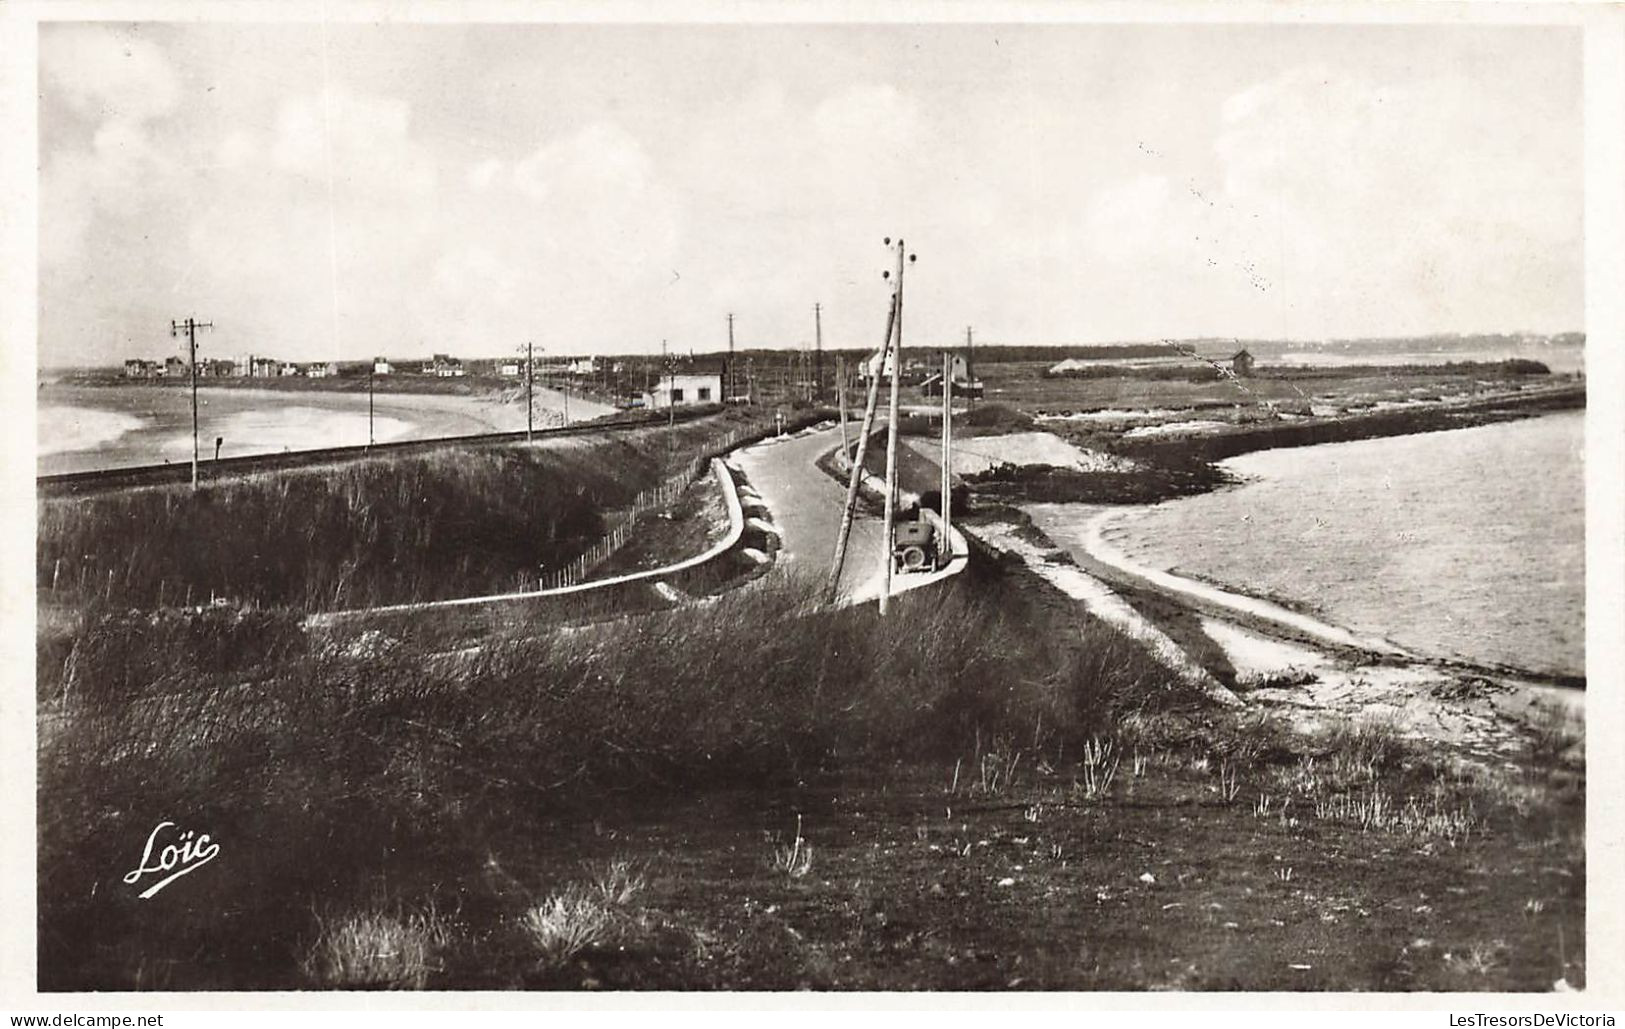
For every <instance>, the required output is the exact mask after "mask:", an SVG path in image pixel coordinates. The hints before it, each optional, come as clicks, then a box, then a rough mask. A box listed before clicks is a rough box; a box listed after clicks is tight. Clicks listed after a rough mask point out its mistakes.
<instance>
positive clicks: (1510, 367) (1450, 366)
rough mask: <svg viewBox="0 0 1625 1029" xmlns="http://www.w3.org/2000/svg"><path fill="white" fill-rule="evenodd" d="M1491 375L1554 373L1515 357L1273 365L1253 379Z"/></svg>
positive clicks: (1541, 364) (1264, 368)
mask: <svg viewBox="0 0 1625 1029" xmlns="http://www.w3.org/2000/svg"><path fill="white" fill-rule="evenodd" d="M1491 372H1493V373H1496V374H1499V375H1550V374H1551V373H1552V370H1551V369H1550V368H1548V367H1547V366H1546V365H1545V364H1544V363H1543V362H1540V361H1531V360H1529V359H1527V358H1522V357H1513V358H1508V359H1507V360H1505V361H1447V362H1445V363H1444V364H1345V365H1336V366H1333V367H1327V366H1324V365H1320V366H1316V365H1270V366H1269V367H1262V368H1255V369H1254V370H1253V375H1254V376H1255V377H1257V378H1261V379H1266V378H1267V379H1326V378H1336V377H1339V376H1347V377H1351V378H1352V377H1356V376H1365V375H1473V374H1486V373H1491Z"/></svg>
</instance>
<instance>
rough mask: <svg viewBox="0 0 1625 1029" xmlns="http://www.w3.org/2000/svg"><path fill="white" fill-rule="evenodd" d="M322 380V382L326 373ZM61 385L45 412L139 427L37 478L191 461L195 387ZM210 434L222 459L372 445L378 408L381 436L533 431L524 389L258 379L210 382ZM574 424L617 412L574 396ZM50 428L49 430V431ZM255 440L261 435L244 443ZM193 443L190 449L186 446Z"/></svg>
mask: <svg viewBox="0 0 1625 1029" xmlns="http://www.w3.org/2000/svg"><path fill="white" fill-rule="evenodd" d="M317 381H322V380H317ZM119 385H125V386H130V385H131V384H119V383H109V384H99V385H80V384H54V385H50V386H47V387H45V388H42V389H40V390H39V391H38V393H37V397H36V406H35V418H36V420H38V419H39V418H40V416H41V413H42V412H44V411H46V410H47V409H49V408H65V409H70V410H71V409H75V408H77V409H80V410H84V411H93V412H98V413H105V414H109V415H119V416H124V417H128V418H135V419H137V420H138V422H139V424H137V425H135V426H133V427H130V428H127V429H125V430H124V431H122V432H121V433H119V434H118V435H117V436H116V437H114V438H111V439H103V440H101V441H99V442H97V443H93V444H91V445H88V446H79V447H75V448H73V449H63V450H58V451H56V452H54V453H44V452H41V453H38V454H36V455H35V469H36V474H37V475H52V474H67V473H74V472H81V471H102V470H113V469H119V468H127V467H140V466H145V465H157V464H164V463H175V462H177V461H182V462H184V461H185V460H187V459H189V458H190V435H191V415H190V410H189V407H190V404H189V396H188V395H187V394H188V391H186V390H184V389H182V388H181V387H179V386H162V387H161V386H155V385H134V386H133V388H127V389H123V390H118V389H115V388H114V387H115V386H119ZM198 397H199V404H200V408H201V410H200V435H201V436H202V443H203V450H204V451H206V453H205V454H204V455H203V456H204V457H205V458H207V457H209V456H211V455H212V450H213V447H212V443H213V439H214V437H216V436H224V437H226V442H227V448H226V450H225V451H224V453H223V454H222V456H227V457H250V456H258V455H263V454H274V453H282V452H290V453H291V452H298V451H301V450H311V449H322V448H326V447H331V446H335V445H346V444H354V445H361V444H365V443H366V442H367V435H368V433H367V421H368V407H369V406H371V408H372V417H373V419H374V423H375V426H376V428H377V429H378V431H377V432H376V433H375V439H376V440H377V442H389V441H393V440H427V439H438V438H455V437H458V436H470V435H480V434H484V433H490V432H505V431H523V430H524V428H525V420H526V419H525V405H524V400H523V396H522V395H521V397H520V398H519V401H518V402H517V403H515V402H514V401H513V399H512V398H511V397H507V396H505V395H504V394H502V393H500V392H489V393H478V394H474V393H459V392H449V391H437V392H424V393H407V392H401V391H388V392H380V393H378V394H377V395H376V396H375V397H374V398H373V399H372V402H371V404H370V405H369V403H368V399H367V397H366V395H365V392H364V391H361V392H356V391H353V390H342V389H328V388H321V389H317V388H305V389H294V388H286V389H265V388H261V387H260V386H258V385H254V386H250V385H232V386H225V385H221V384H218V383H209V384H207V385H204V384H200V385H199V387H198ZM570 400H571V401H573V403H572V404H571V414H572V416H575V415H579V417H572V419H571V420H572V422H574V421H582V422H586V421H590V420H592V419H594V418H597V417H601V416H602V415H603V414H604V413H605V412H607V411H609V410H610V409H609V408H608V407H606V406H604V405H602V404H598V403H597V402H595V401H587V400H584V399H583V398H580V397H575V396H572V397H570ZM563 406H564V399H563V396H562V395H561V394H557V393H555V392H553V391H550V390H543V389H537V390H536V400H535V416H536V425H537V427H538V428H546V427H549V426H551V425H554V424H556V423H558V422H560V421H561V418H562V415H561V411H562V409H563ZM41 432H42V435H43V434H44V433H45V428H44V427H42V429H41ZM244 439H247V440H250V441H251V442H247V443H244V442H242V440H244ZM183 443H184V444H185V445H184V446H183V445H182V444H183Z"/></svg>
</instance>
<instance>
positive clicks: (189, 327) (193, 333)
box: [169, 318, 252, 491]
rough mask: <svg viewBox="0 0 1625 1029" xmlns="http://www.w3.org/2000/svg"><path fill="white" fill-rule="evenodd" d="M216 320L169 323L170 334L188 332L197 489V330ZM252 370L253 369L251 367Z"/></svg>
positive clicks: (193, 457)
mask: <svg viewBox="0 0 1625 1029" xmlns="http://www.w3.org/2000/svg"><path fill="white" fill-rule="evenodd" d="M212 328H214V322H200V321H198V320H197V319H196V318H187V319H186V320H185V321H183V322H178V321H175V320H173V319H171V320H170V323H169V334H170V335H171V336H179V335H180V334H181V333H182V332H183V331H184V332H185V333H186V350H187V355H188V365H189V367H190V368H191V373H192V489H193V490H194V491H195V490H196V489H197V330H199V329H212ZM250 371H252V369H250Z"/></svg>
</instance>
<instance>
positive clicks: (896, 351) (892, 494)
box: [880, 239, 914, 615]
mask: <svg viewBox="0 0 1625 1029" xmlns="http://www.w3.org/2000/svg"><path fill="white" fill-rule="evenodd" d="M886 242H887V243H888V244H889V243H891V240H890V239H888V240H886ZM904 250H905V247H904V245H903V241H902V240H901V239H899V240H898V241H897V315H896V317H895V318H894V319H893V321H894V323H895V325H894V328H893V332H894V333H895V335H896V338H897V342H896V343H895V344H893V346H892V366H891V414H890V424H889V425H888V426H887V429H886V503H885V506H884V508H883V516H882V528H881V540H880V546H881V550H882V552H883V554H882V557H883V559H884V560H885V562H886V575H885V577H884V578H883V579H882V580H881V587H880V613H881V614H882V615H884V614H885V613H886V608H887V606H888V604H889V602H890V600H891V576H892V528H893V525H894V523H895V521H896V518H897V401H898V386H899V385H900V384H901V380H902V377H903V266H904V263H905V262H904V261H903V253H904ZM913 259H914V255H912V254H910V255H909V260H913Z"/></svg>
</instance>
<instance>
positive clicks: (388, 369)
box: [124, 354, 621, 379]
mask: <svg viewBox="0 0 1625 1029" xmlns="http://www.w3.org/2000/svg"><path fill="white" fill-rule="evenodd" d="M614 365H615V367H614V371H615V373H616V374H619V373H620V371H621V368H620V362H614ZM523 368H524V363H523V362H522V361H521V360H519V359H518V358H485V359H471V360H468V361H464V360H463V359H462V358H460V357H452V356H450V355H449V354H435V355H434V356H433V357H431V358H428V359H426V360H422V359H420V360H417V361H392V360H391V359H389V358H387V357H377V358H373V360H372V365H371V369H370V371H371V374H373V375H428V376H433V377H435V378H441V379H460V378H463V377H464V376H468V375H473V376H487V377H501V378H512V379H517V378H518V377H519V375H520V372H521V371H522V370H523ZM599 370H600V369H599V362H598V360H597V359H596V358H592V357H582V358H567V359H561V360H558V361H552V362H547V363H544V362H541V361H538V362H537V363H536V368H535V374H537V375H550V376H560V375H574V376H589V375H596V374H598V372H599ZM368 371H369V369H368V364H367V362H366V361H346V362H343V363H342V364H341V363H340V362H338V361H281V360H278V359H277V358H274V357H260V356H255V355H253V354H244V355H243V356H241V357H233V358H199V359H198V363H197V374H198V378H200V379H201V378H211V379H221V378H238V379H276V378H285V377H290V376H302V377H304V378H307V379H325V378H328V377H329V376H337V375H365V374H367V373H368ZM190 374H191V371H190V369H189V368H188V367H187V362H186V361H185V360H184V359H183V358H180V357H169V358H166V359H164V360H162V361H151V360H147V359H145V358H139V357H132V358H129V359H128V360H126V361H125V362H124V377H125V378H127V379H176V378H186V377H188V376H190Z"/></svg>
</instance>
